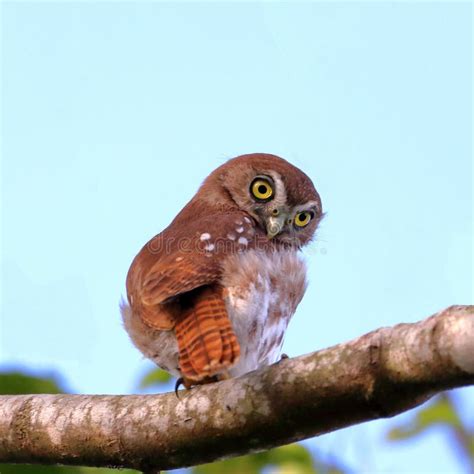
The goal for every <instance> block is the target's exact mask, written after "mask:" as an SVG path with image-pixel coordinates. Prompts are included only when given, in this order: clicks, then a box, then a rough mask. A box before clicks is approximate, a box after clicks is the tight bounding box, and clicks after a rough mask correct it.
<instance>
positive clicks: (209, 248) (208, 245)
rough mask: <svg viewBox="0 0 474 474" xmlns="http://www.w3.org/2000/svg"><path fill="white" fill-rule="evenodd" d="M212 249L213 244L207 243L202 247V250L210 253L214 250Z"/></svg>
mask: <svg viewBox="0 0 474 474" xmlns="http://www.w3.org/2000/svg"><path fill="white" fill-rule="evenodd" d="M214 247H215V245H214V244H211V243H209V244H207V245H205V246H204V250H206V251H207V252H212V251H213V250H214Z"/></svg>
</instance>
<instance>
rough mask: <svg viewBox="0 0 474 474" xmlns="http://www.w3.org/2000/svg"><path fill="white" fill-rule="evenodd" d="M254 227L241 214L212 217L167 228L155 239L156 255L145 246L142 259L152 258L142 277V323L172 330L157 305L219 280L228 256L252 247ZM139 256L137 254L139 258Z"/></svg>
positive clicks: (140, 296)
mask: <svg viewBox="0 0 474 474" xmlns="http://www.w3.org/2000/svg"><path fill="white" fill-rule="evenodd" d="M254 236H255V224H254V221H253V220H252V219H249V218H248V217H247V216H245V215H244V214H243V213H239V212H232V213H222V214H215V215H213V216H206V217H203V218H200V219H195V220H193V221H191V222H189V223H186V225H181V226H180V227H179V228H176V226H175V225H172V226H170V227H169V228H168V229H166V230H165V231H164V232H163V233H162V234H160V235H159V236H158V237H159V238H160V239H161V240H160V249H159V252H156V253H155V254H154V255H148V253H149V254H152V253H153V250H152V249H153V245H151V246H150V245H149V246H147V247H145V248H144V249H143V250H142V252H145V255H144V256H143V258H144V259H153V263H152V265H149V270H148V271H146V272H145V273H144V274H143V275H142V283H141V285H140V292H139V298H140V300H141V304H142V305H143V308H142V311H141V312H140V313H141V315H142V318H143V319H144V320H145V322H146V323H147V324H148V325H150V326H152V327H155V328H159V329H171V328H172V327H173V326H174V324H173V321H172V320H171V319H170V318H169V315H167V314H166V313H164V312H157V311H153V310H152V308H156V305H160V304H163V303H166V302H168V301H170V300H171V299H172V298H174V297H177V296H180V295H182V294H184V293H187V292H189V291H191V290H194V289H196V288H199V287H203V286H206V285H212V284H215V283H217V282H218V281H219V279H220V276H221V273H222V261H223V260H224V259H225V258H226V257H227V256H229V254H232V253H235V252H238V251H241V250H244V249H245V248H247V247H250V246H252V243H253V239H254ZM139 256H140V255H139Z"/></svg>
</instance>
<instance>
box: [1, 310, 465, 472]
mask: <svg viewBox="0 0 474 474" xmlns="http://www.w3.org/2000/svg"><path fill="white" fill-rule="evenodd" d="M470 384H474V307H472V306H452V307H450V308H448V309H446V310H444V311H441V312H440V313H438V314H436V315H434V316H432V317H430V318H428V319H426V320H424V321H421V322H419V323H415V324H399V325H397V326H395V327H392V328H382V329H378V330H376V331H374V332H371V333H369V334H366V335H365V336H362V337H360V338H358V339H356V340H354V341H350V342H347V343H345V344H340V345H337V346H334V347H331V348H329V349H325V350H322V351H318V352H314V353H311V354H308V355H304V356H301V357H297V358H294V359H286V360H283V361H281V362H280V363H278V364H275V365H272V366H269V367H266V368H264V369H262V370H259V371H256V372H252V373H249V374H247V375H245V376H243V377H240V378H238V379H231V380H227V381H223V382H219V383H215V384H211V385H207V386H203V387H198V388H194V389H192V390H190V391H187V392H184V391H181V392H180V400H178V399H177V398H176V396H175V394H174V393H168V394H163V395H126V396H108V395H21V396H2V397H0V462H15V463H42V464H55V463H61V464H77V465H88V466H122V467H131V468H136V469H141V470H144V471H148V472H151V471H152V470H154V469H173V468H178V467H184V466H190V465H195V464H200V463H204V462H209V461H214V460H217V459H221V458H225V457H230V456H237V455H242V454H246V453H250V452H254V451H260V450H264V449H268V448H272V447H275V446H279V445H282V444H287V443H291V442H293V441H299V440H302V439H305V438H309V437H312V436H317V435H320V434H323V433H328V432H330V431H334V430H337V429H340V428H343V427H346V426H349V425H353V424H355V423H360V422H363V421H368V420H373V419H376V418H382V417H390V416H393V415H395V414H397V413H400V412H402V411H405V410H408V409H410V408H413V407H415V406H417V405H419V404H420V403H422V402H423V401H425V400H427V399H428V398H429V397H431V396H432V395H433V394H435V393H437V392H440V391H442V390H446V389H451V388H454V387H462V386H465V385H470Z"/></svg>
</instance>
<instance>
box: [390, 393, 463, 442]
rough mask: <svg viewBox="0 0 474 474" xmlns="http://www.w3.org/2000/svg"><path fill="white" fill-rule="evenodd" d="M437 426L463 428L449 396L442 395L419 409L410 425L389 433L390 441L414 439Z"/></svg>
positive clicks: (401, 426) (400, 426)
mask: <svg viewBox="0 0 474 474" xmlns="http://www.w3.org/2000/svg"><path fill="white" fill-rule="evenodd" d="M435 425H445V426H448V427H450V428H455V429H457V428H460V427H461V426H462V422H461V420H460V418H459V416H458V414H457V412H456V409H455V407H454V405H453V403H452V401H451V399H450V398H449V397H448V396H447V395H442V396H440V397H438V398H436V400H435V401H434V402H433V403H431V404H429V405H428V406H427V407H425V408H422V409H419V410H418V411H417V412H415V414H414V416H413V417H412V419H411V420H409V421H408V423H404V424H402V425H399V426H396V427H395V428H393V429H391V430H390V431H389V432H388V439H389V440H391V441H395V440H402V439H408V438H412V437H414V436H417V435H419V434H421V433H423V432H424V431H426V430H427V429H429V428H431V427H433V426H435Z"/></svg>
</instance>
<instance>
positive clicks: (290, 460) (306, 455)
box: [192, 444, 317, 474]
mask: <svg viewBox="0 0 474 474" xmlns="http://www.w3.org/2000/svg"><path fill="white" fill-rule="evenodd" d="M270 466H274V467H276V468H277V470H274V471H272V472H275V473H279V474H289V473H291V474H315V473H316V472H317V471H316V469H315V467H314V463H313V458H312V456H311V453H310V452H309V451H308V450H307V449H306V448H305V447H304V446H302V445H300V444H290V445H288V446H282V447H280V448H276V449H272V450H270V451H265V452H263V453H257V454H251V455H248V456H241V457H237V458H233V459H228V460H226V461H219V462H214V463H211V464H203V465H201V466H196V467H194V468H192V473H193V474H221V473H224V472H225V473H226V474H243V473H245V474H260V473H261V472H262V470H263V469H264V468H266V467H270Z"/></svg>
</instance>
